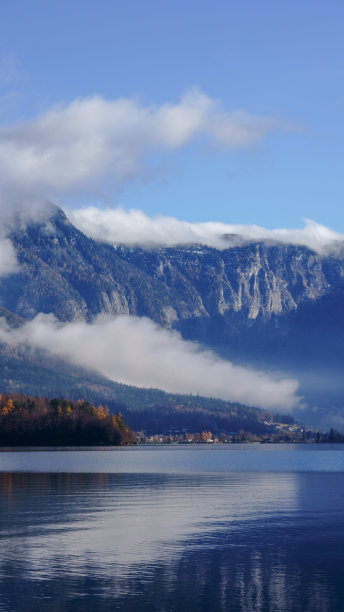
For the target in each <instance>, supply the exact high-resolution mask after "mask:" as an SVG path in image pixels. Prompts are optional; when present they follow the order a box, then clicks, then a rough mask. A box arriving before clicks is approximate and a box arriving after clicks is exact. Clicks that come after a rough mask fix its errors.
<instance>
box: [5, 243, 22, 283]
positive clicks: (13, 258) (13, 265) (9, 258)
mask: <svg viewBox="0 0 344 612" xmlns="http://www.w3.org/2000/svg"><path fill="white" fill-rule="evenodd" d="M18 270H19V263H18V261H17V255H16V252H15V250H14V247H13V245H12V242H11V241H10V240H9V239H7V238H0V277H3V276H7V275H8V274H13V273H14V272H17V271H18Z"/></svg>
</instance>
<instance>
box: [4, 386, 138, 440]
mask: <svg viewBox="0 0 344 612" xmlns="http://www.w3.org/2000/svg"><path fill="white" fill-rule="evenodd" d="M134 441H135V434H134V433H133V431H132V430H131V429H130V427H128V425H127V424H126V423H125V421H124V418H123V416H122V414H121V413H119V412H118V413H115V414H111V413H110V411H109V409H108V407H107V406H105V407H104V406H98V407H96V406H94V405H92V404H90V403H89V402H87V401H84V400H78V401H76V402H75V401H70V400H65V399H59V398H54V399H47V398H44V397H30V396H28V395H23V394H12V393H10V394H2V395H0V445H1V446H25V445H28V446H31V445H34V446H90V445H114V446H117V445H125V444H132V443H133V442H134Z"/></svg>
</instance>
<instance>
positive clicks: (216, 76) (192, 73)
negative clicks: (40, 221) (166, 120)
mask: <svg viewBox="0 0 344 612" xmlns="http://www.w3.org/2000/svg"><path fill="white" fill-rule="evenodd" d="M343 26H344V2H342V1H341V0H327V2H321V1H319V0H304V1H302V0H298V1H294V0H288V2H286V1H284V2H282V1H281V2H279V1H277V2H276V0H260V2H257V1H256V0H241V1H240V2H234V1H231V0H221V1H216V0H213V1H212V2H209V1H207V2H205V1H202V0H189V1H188V0H183V1H178V0H174V1H173V2H170V1H165V2H163V1H161V0H160V1H158V0H145V1H144V2H143V1H142V0H141V1H138V0H135V1H133V0H125V1H122V0H97V2H95V1H94V0H68V1H66V0H58V1H57V0H51V1H49V2H47V1H46V0H30V2H27V1H26V0H0V123H1V125H2V126H3V128H10V129H11V128H12V127H13V125H14V124H17V123H18V122H19V123H20V122H21V123H23V122H24V123H25V122H26V124H27V125H29V124H30V121H32V120H34V119H35V118H37V117H40V116H42V115H44V114H45V113H46V112H47V111H49V110H50V109H51V108H53V107H55V105H58V104H59V105H60V106H61V105H65V106H66V105H67V106H68V105H69V104H70V103H72V102H73V101H74V100H83V99H85V98H88V97H90V96H93V95H95V94H97V95H98V96H101V98H104V99H105V100H109V101H113V100H117V99H118V98H125V99H127V100H134V101H135V104H137V105H139V106H140V107H144V108H150V107H154V108H160V107H161V106H162V105H164V104H167V103H168V104H171V105H173V104H177V103H178V100H179V99H180V97H182V96H184V95H185V94H186V92H189V91H190V90H192V88H195V87H196V88H198V90H199V91H200V92H202V93H203V94H205V95H206V96H208V97H209V98H210V99H211V100H212V101H218V102H217V104H218V108H219V109H220V110H221V112H226V113H232V112H233V111H236V110H238V109H242V110H244V111H245V112H246V113H249V114H250V115H252V116H254V117H267V118H269V120H272V119H274V120H275V121H276V128H274V129H272V130H267V132H266V133H265V134H264V135H263V137H262V138H259V139H258V141H257V142H252V143H250V144H249V145H248V146H245V147H241V146H240V147H232V146H231V147H229V148H228V147H223V146H220V145H219V143H218V142H217V143H214V142H210V141H208V140H207V139H204V138H203V137H196V138H192V139H190V141H188V142H187V143H186V144H185V145H183V146H180V147H177V148H173V147H172V148H168V147H165V146H163V147H162V148H160V149H158V150H155V149H154V150H151V149H149V148H148V149H147V150H144V151H143V153H142V159H143V160H144V172H139V173H135V172H134V173H133V174H132V176H131V177H130V178H128V177H127V178H126V180H125V181H123V180H121V181H118V180H117V182H116V180H115V181H110V186H109V182H107V186H106V189H105V188H103V186H102V188H101V189H99V192H98V193H95V190H94V184H93V190H92V191H89V192H88V190H87V186H86V187H85V188H83V189H81V190H80V193H78V191H77V190H75V189H74V190H72V191H71V193H68V191H66V190H64V192H63V194H61V195H60V198H61V200H62V201H64V202H67V203H68V204H69V205H71V204H74V205H78V204H79V203H80V202H82V203H83V204H85V203H89V204H94V203H96V202H98V203H102V202H103V199H102V198H103V194H106V197H105V199H104V202H105V204H106V205H109V203H111V204H112V205H114V206H115V205H117V204H121V205H123V206H124V207H125V208H128V209H129V208H138V209H142V210H143V211H144V212H145V213H146V214H148V215H152V216H154V215H157V214H162V215H172V216H176V217H178V218H180V219H185V220H188V221H207V220H216V221H223V222H226V223H244V224H252V223H256V224H260V225H264V226H266V227H269V228H273V227H280V226H282V227H299V226H301V225H302V224H303V223H302V220H303V218H305V217H307V218H311V219H314V220H315V221H317V222H319V223H322V224H325V225H328V226H330V227H332V228H333V229H335V230H337V231H339V232H344V215H343V206H342V205H343V193H344V179H343V157H344V155H343V153H344V151H343V149H344V144H343V143H344V138H343V135H344V122H343V113H344V37H343ZM127 146H128V143H126V147H127ZM105 178H106V177H105ZM104 180H105V179H104V177H102V178H101V179H99V181H100V182H103V181H104ZM50 195H51V194H50V193H47V197H50Z"/></svg>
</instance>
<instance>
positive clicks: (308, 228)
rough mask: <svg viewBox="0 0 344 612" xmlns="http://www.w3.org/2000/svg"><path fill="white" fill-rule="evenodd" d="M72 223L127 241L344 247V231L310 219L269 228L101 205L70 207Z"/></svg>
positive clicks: (317, 248) (102, 238) (111, 240)
mask: <svg viewBox="0 0 344 612" xmlns="http://www.w3.org/2000/svg"><path fill="white" fill-rule="evenodd" d="M66 212H67V215H68V217H69V219H70V220H71V221H72V223H73V224H74V225H75V226H76V227H78V228H79V229H80V230H81V231H82V232H84V233H85V234H87V235H88V236H90V237H91V238H93V239H94V240H100V241H104V242H109V243H110V244H115V243H122V244H127V245H141V246H146V247H158V246H161V245H177V244H205V245H208V246H210V247H214V248H218V249H225V248H228V247H230V246H233V245H236V244H238V243H239V244H240V242H242V241H255V240H266V241H272V242H275V241H277V242H282V243H285V244H295V245H304V246H307V247H309V248H310V249H313V250H315V251H318V252H324V251H327V250H333V249H336V248H338V247H340V248H343V247H344V235H343V234H338V233H337V232H334V231H333V230H331V229H329V228H327V227H325V226H323V225H320V224H318V223H315V222H314V221H310V220H307V221H306V223H305V226H304V228H303V229H282V228H281V229H273V230H270V229H266V228H264V227H260V226H258V225H233V224H227V223H216V222H207V223H188V222H186V221H179V220H178V219H175V218H173V217H156V218H155V219H151V218H150V217H148V216H147V215H146V214H145V213H143V212H142V211H140V210H130V211H126V210H124V209H123V208H116V209H111V208H107V209H99V208H96V207H94V206H90V207H88V208H80V209H78V210H68V211H66Z"/></svg>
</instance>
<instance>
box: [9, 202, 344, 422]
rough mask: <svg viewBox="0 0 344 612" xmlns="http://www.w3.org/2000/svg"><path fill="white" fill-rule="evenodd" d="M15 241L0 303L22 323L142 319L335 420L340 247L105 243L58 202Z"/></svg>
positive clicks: (342, 268)
mask: <svg viewBox="0 0 344 612" xmlns="http://www.w3.org/2000/svg"><path fill="white" fill-rule="evenodd" d="M10 239H11V241H12V243H13V245H14V247H15V249H16V252H17V256H18V261H19V263H20V270H19V272H17V273H16V274H12V275H10V276H7V277H4V278H2V279H0V302H1V305H2V308H3V309H5V310H3V313H9V314H7V317H9V316H10V317H16V319H15V320H16V322H17V324H19V323H20V320H21V319H20V318H22V319H24V320H25V319H31V318H33V317H34V316H35V315H36V314H38V313H40V312H43V313H53V314H54V315H55V316H56V317H57V318H58V319H60V320H61V321H72V320H75V319H82V320H86V321H90V320H92V318H93V317H94V316H95V315H97V314H99V313H107V314H131V315H137V316H146V317H149V318H150V319H152V320H153V321H155V322H157V323H159V324H160V325H162V326H164V327H166V328H168V329H176V330H178V331H180V332H181V334H182V336H183V337H184V338H186V339H192V340H197V341H198V342H200V343H201V344H202V345H204V346H207V347H211V348H213V349H214V350H215V351H217V352H218V353H219V354H220V355H222V356H224V357H226V358H230V359H232V360H233V361H235V362H236V363H241V364H245V365H251V366H255V367H257V366H258V367H262V368H264V369H268V370H271V371H280V370H283V371H284V372H286V373H287V374H288V375H290V374H292V375H294V376H296V377H297V378H298V379H299V380H300V381H301V392H302V393H303V394H304V395H305V397H306V400H307V402H308V404H309V410H308V412H307V411H306V412H305V414H307V415H310V416H311V417H312V418H313V417H314V418H315V419H317V418H319V414H320V413H321V410H322V409H323V408H327V409H331V410H332V412H336V413H338V414H339V415H340V413H341V401H342V399H341V398H342V395H343V390H344V385H343V384H342V381H341V375H340V372H341V368H342V364H343V363H344V342H343V340H344V319H343V316H342V313H343V311H344V245H343V246H342V247H341V248H340V247H339V248H337V250H336V251H335V252H333V253H323V254H321V253H317V252H315V251H312V250H310V249H309V248H306V247H304V246H295V245H286V244H282V243H272V242H270V243H268V242H246V243H245V242H243V243H242V244H236V245H235V246H233V247H230V248H228V249H224V250H217V249H214V248H210V247H207V246H202V245H192V246H175V247H168V248H167V247H160V248H154V249H143V248H141V247H137V248H133V247H126V246H124V245H115V246H112V245H109V244H103V243H100V242H95V241H94V240H92V239H90V238H88V237H87V236H85V235H84V234H83V233H81V232H80V231H79V230H78V229H76V228H75V227H74V226H73V225H72V224H71V223H70V221H69V220H68V219H67V217H66V215H65V214H64V213H63V211H62V210H61V209H59V208H57V207H53V206H52V207H51V210H50V214H49V216H47V217H43V218H41V219H38V220H36V221H30V222H28V221H26V222H24V221H23V220H22V219H19V218H18V220H17V223H16V225H15V226H14V227H13V229H12V231H11V233H10ZM0 314H1V313H0ZM12 322H13V321H12ZM314 410H316V411H317V412H315V411H314ZM337 416H338V415H337ZM340 418H341V417H340Z"/></svg>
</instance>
